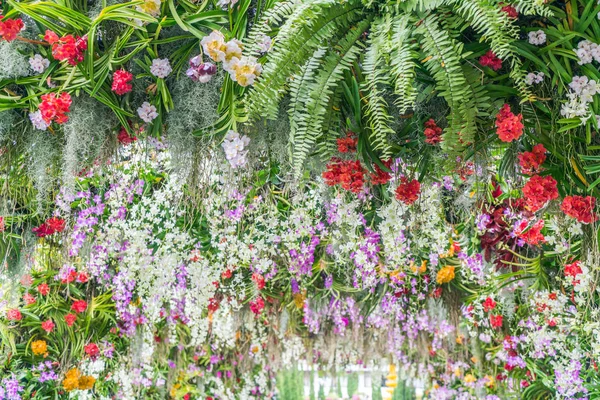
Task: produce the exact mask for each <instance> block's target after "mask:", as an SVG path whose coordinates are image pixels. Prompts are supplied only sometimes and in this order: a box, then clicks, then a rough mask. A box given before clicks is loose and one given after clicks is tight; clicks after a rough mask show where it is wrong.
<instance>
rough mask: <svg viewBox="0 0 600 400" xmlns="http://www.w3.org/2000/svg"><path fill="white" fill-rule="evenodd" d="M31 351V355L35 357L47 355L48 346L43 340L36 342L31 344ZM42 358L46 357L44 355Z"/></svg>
mask: <svg viewBox="0 0 600 400" xmlns="http://www.w3.org/2000/svg"><path fill="white" fill-rule="evenodd" d="M31 351H33V354H35V355H36V356H39V355H41V354H47V352H48V345H47V344H46V341H45V340H36V341H35V342H33V343H31ZM44 357H46V356H45V355H44Z"/></svg>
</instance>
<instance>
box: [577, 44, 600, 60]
mask: <svg viewBox="0 0 600 400" xmlns="http://www.w3.org/2000/svg"><path fill="white" fill-rule="evenodd" d="M575 53H576V54H577V57H579V65H584V64H590V63H591V62H592V61H594V60H596V62H600V45H598V44H596V43H594V42H590V41H589V40H582V41H581V42H579V43H578V44H577V49H576V50H575Z"/></svg>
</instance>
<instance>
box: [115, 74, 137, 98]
mask: <svg viewBox="0 0 600 400" xmlns="http://www.w3.org/2000/svg"><path fill="white" fill-rule="evenodd" d="M132 80H133V74H132V73H131V72H129V71H126V70H124V69H118V70H116V71H115V73H114V74H113V82H112V87H111V89H112V91H113V92H115V93H116V94H118V95H120V96H122V95H124V94H126V93H129V92H131V89H132V86H131V83H129V82H131V81H132Z"/></svg>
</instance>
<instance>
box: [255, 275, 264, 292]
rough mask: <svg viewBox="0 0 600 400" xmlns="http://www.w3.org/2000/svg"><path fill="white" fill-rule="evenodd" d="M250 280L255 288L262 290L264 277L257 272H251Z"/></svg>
mask: <svg viewBox="0 0 600 400" xmlns="http://www.w3.org/2000/svg"><path fill="white" fill-rule="evenodd" d="M252 281H254V283H255V284H256V288H257V289H258V290H263V289H264V288H265V277H264V276H262V275H261V274H258V273H256V272H255V273H253V274H252Z"/></svg>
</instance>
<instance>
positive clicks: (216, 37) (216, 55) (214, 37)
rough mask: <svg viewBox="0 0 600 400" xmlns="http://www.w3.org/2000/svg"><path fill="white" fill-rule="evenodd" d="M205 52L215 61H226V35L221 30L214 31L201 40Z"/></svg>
mask: <svg viewBox="0 0 600 400" xmlns="http://www.w3.org/2000/svg"><path fill="white" fill-rule="evenodd" d="M200 44H201V45H202V49H203V50H204V53H206V54H208V56H209V57H210V58H212V59H213V61H225V36H223V34H222V33H221V32H219V31H212V32H211V33H210V35H208V36H205V37H204V38H202V40H201V41H200Z"/></svg>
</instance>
